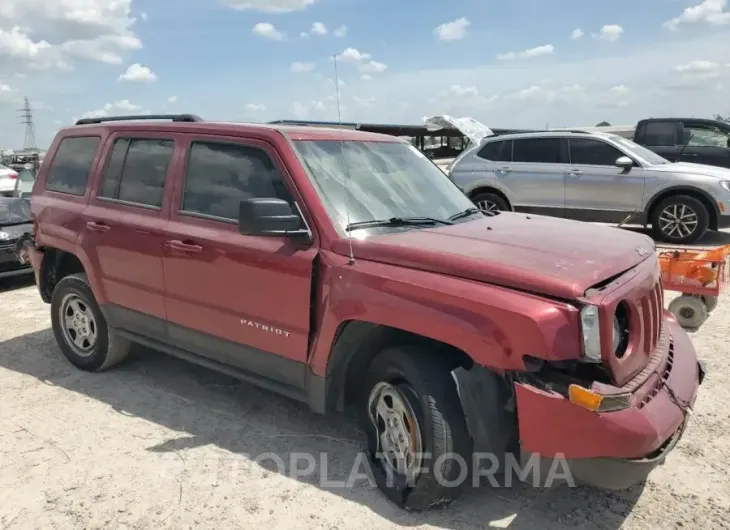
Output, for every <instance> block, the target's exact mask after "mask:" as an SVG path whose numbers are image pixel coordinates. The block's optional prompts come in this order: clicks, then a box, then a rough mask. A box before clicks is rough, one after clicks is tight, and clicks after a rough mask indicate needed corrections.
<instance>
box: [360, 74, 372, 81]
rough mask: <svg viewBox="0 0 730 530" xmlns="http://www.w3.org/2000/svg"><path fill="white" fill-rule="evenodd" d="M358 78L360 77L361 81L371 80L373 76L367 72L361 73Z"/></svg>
mask: <svg viewBox="0 0 730 530" xmlns="http://www.w3.org/2000/svg"><path fill="white" fill-rule="evenodd" d="M360 79H362V80H363V81H372V80H373V76H371V75H368V74H362V75H361V76H360Z"/></svg>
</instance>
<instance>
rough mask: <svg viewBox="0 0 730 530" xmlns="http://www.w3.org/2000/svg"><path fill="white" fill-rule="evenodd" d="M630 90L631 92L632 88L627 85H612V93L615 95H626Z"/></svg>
mask: <svg viewBox="0 0 730 530" xmlns="http://www.w3.org/2000/svg"><path fill="white" fill-rule="evenodd" d="M629 92H631V90H630V89H629V87H627V86H626V85H617V86H614V87H611V94H613V95H615V96H625V95H626V94H628V93H629Z"/></svg>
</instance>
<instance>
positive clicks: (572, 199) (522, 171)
mask: <svg viewBox="0 0 730 530" xmlns="http://www.w3.org/2000/svg"><path fill="white" fill-rule="evenodd" d="M449 176H450V177H451V179H452V180H453V181H454V182H455V183H456V184H457V185H458V186H459V187H461V188H462V190H463V191H464V192H465V193H466V194H467V195H468V196H469V198H470V199H471V200H472V201H473V202H474V203H475V204H476V205H477V206H479V207H480V208H481V209H483V210H514V211H518V212H531V213H535V214H540V215H549V216H553V217H564V218H568V219H576V220H581V221H590V222H603V223H617V224H619V223H622V224H628V225H642V226H645V227H647V226H649V225H651V227H652V232H653V235H654V237H655V239H658V240H661V241H665V242H669V243H679V244H687V243H692V242H695V241H697V240H698V239H699V238H701V237H702V236H703V235H704V233H705V232H706V231H707V230H718V229H719V228H726V227H729V226H730V170H728V169H724V168H719V167H713V166H705V165H700V164H690V163H684V162H680V163H672V162H670V161H669V160H667V159H665V158H663V157H661V156H660V155H658V154H656V153H654V152H653V151H650V150H649V149H647V148H645V147H642V146H640V145H638V144H636V143H634V142H633V141H631V140H629V139H627V138H623V137H621V136H618V135H615V134H607V133H600V132H585V131H546V132H534V133H521V134H506V135H494V136H488V137H486V138H484V139H483V140H482V141H480V142H479V143H478V144H477V145H474V146H472V147H471V148H469V149H467V150H466V151H464V152H463V153H462V154H461V155H460V156H459V157H458V158H457V159H456V160H455V161H454V162H453V163H452V164H451V166H450V168H449Z"/></svg>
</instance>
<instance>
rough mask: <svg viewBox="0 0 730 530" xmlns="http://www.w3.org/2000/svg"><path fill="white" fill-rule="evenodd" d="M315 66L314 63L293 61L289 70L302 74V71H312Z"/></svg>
mask: <svg viewBox="0 0 730 530" xmlns="http://www.w3.org/2000/svg"><path fill="white" fill-rule="evenodd" d="M314 68H315V64H314V63H300V62H295V63H292V65H291V66H290V67H289V70H291V71H292V72H294V73H295V74H301V73H305V72H312V71H313V70H314Z"/></svg>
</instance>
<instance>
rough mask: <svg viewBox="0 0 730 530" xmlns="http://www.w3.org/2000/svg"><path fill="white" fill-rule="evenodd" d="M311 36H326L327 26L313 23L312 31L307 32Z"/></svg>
mask: <svg viewBox="0 0 730 530" xmlns="http://www.w3.org/2000/svg"><path fill="white" fill-rule="evenodd" d="M309 32H310V33H311V34H312V35H320V36H321V35H327V26H325V25H324V24H322V23H321V22H315V23H314V24H312V29H310V30H309Z"/></svg>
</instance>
